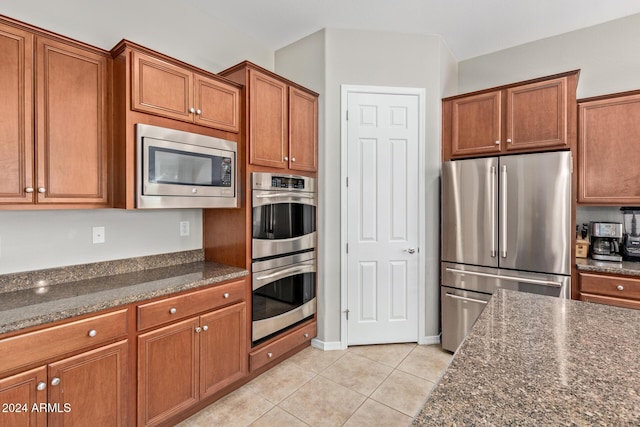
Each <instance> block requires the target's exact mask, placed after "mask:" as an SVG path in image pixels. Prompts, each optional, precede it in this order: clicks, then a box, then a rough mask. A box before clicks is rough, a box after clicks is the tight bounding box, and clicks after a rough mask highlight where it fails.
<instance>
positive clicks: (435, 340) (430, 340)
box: [418, 335, 440, 345]
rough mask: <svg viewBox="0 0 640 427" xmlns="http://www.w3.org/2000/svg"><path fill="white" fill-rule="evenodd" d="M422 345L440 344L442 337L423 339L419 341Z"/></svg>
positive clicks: (435, 336)
mask: <svg viewBox="0 0 640 427" xmlns="http://www.w3.org/2000/svg"><path fill="white" fill-rule="evenodd" d="M418 344H420V345H432V344H440V335H434V336H431V337H422V338H420V340H419V341H418Z"/></svg>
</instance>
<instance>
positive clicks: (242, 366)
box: [138, 302, 247, 426]
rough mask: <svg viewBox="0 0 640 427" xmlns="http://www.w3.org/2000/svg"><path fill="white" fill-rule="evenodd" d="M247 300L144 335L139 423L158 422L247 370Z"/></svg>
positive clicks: (141, 338) (140, 356) (140, 350)
mask: <svg viewBox="0 0 640 427" xmlns="http://www.w3.org/2000/svg"><path fill="white" fill-rule="evenodd" d="M246 339H247V336H246V303H245V302H241V303H238V304H235V305H232V306H229V307H225V308H222V309H218V310H215V311H212V312H209V313H206V314H203V315H201V316H198V317H192V318H189V319H186V320H183V321H180V322H177V323H174V324H171V325H169V326H166V327H163V328H159V329H156V330H153V331H151V332H147V333H145V334H141V335H140V336H139V337H138V425H141V426H142V425H144V426H151V425H157V424H159V423H161V422H163V421H166V420H167V419H169V418H171V417H172V416H174V415H176V414H178V413H179V412H182V411H183V410H185V409H186V408H188V407H190V406H191V405H194V404H195V403H197V402H198V401H199V400H200V399H202V398H204V397H207V396H209V395H211V394H213V393H215V392H216V391H219V390H220V389H222V388H224V387H225V386H227V385H229V384H231V383H232V382H234V381H236V380H238V379H240V378H242V377H244V376H245V375H246V374H247V357H246Z"/></svg>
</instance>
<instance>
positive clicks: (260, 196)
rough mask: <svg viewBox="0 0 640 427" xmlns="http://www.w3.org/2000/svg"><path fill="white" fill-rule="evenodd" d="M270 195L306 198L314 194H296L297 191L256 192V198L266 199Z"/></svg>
mask: <svg viewBox="0 0 640 427" xmlns="http://www.w3.org/2000/svg"><path fill="white" fill-rule="evenodd" d="M272 197H291V198H296V197H299V198H306V199H315V197H316V196H315V195H314V194H304V193H301V194H298V193H270V194H257V195H256V198H258V199H268V198H272Z"/></svg>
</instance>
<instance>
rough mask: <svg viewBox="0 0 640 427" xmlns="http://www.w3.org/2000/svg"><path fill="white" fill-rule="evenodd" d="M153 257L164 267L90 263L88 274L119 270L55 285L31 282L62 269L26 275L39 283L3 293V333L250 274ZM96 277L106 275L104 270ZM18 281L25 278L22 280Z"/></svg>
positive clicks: (210, 264) (209, 264) (0, 318)
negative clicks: (97, 271)
mask: <svg viewBox="0 0 640 427" xmlns="http://www.w3.org/2000/svg"><path fill="white" fill-rule="evenodd" d="M180 255H181V254H175V255H174V254H168V257H170V258H178V257H179V256H180ZM149 258H151V257H149ZM197 258H198V257H196V259H197ZM153 259H154V260H155V259H159V260H160V263H159V264H158V262H157V261H152V262H151V263H149V264H150V265H148V266H147V267H149V268H145V269H142V270H138V271H130V272H120V271H118V270H117V269H116V268H115V267H114V266H117V267H119V266H120V264H122V262H120V264H115V263H113V262H105V263H98V264H93V265H88V266H89V267H88V269H89V271H88V272H83V274H85V275H87V273H91V271H95V270H96V269H105V268H106V269H114V270H115V271H114V274H108V275H104V276H99V277H94V278H81V279H80V280H73V281H69V282H62V283H55V282H54V283H53V284H52V283H50V282H49V281H48V280H35V279H33V277H36V278H37V277H39V275H40V276H42V277H54V276H55V274H61V273H60V272H59V271H57V270H61V269H56V271H54V270H51V271H45V270H43V273H40V274H39V272H34V273H30V274H28V275H26V274H25V276H29V277H28V279H29V280H31V281H34V282H35V284H34V286H33V287H30V288H16V289H15V290H11V291H5V292H2V293H0V334H2V333H8V332H13V331H18V330H21V329H24V328H27V327H31V326H38V325H44V324H47V323H51V322H55V321H58V320H63V319H69V318H72V317H75V316H81V315H84V314H90V313H94V312H98V311H101V310H106V309H109V308H114V307H118V306H122V305H126V304H130V303H135V302H139V301H145V300H149V299H151V298H156V297H160V296H166V295H171V294H175V293H178V292H182V291H187V290H193V289H197V288H199V287H203V286H209V285H213V284H216V283H220V282H224V281H227V280H232V279H236V278H241V277H244V276H246V275H248V274H249V272H248V271H247V270H245V269H242V268H237V267H231V266H227V265H222V264H217V263H213V262H206V261H202V260H200V261H196V262H185V263H181V264H176V265H168V266H163V265H162V262H164V259H163V258H161V257H154V258H153ZM187 261H189V259H187ZM132 262H133V263H140V262H141V261H140V259H132ZM145 262H146V260H145ZM153 262H155V264H154V263H153ZM174 262H175V261H174ZM103 266H105V267H103ZM126 268H129V266H126V267H125V268H123V270H125V271H126ZM97 274H104V271H103V272H100V273H97ZM88 275H90V274H88ZM8 276H9V275H7V276H6V277H8ZM12 276H20V275H12ZM11 279H13V281H14V282H16V281H17V280H16V278H15V277H13V278H11ZM18 279H21V278H20V277H18ZM23 281H24V280H23ZM52 281H53V280H52Z"/></svg>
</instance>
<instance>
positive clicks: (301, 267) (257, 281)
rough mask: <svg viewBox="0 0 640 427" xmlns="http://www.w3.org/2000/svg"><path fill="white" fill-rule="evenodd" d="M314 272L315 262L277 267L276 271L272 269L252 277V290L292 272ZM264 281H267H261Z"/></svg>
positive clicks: (291, 274)
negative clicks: (270, 271)
mask: <svg viewBox="0 0 640 427" xmlns="http://www.w3.org/2000/svg"><path fill="white" fill-rule="evenodd" d="M315 272H316V266H315V263H313V264H298V265H294V266H293V267H287V268H282V269H279V270H277V271H274V272H273V273H268V274H264V275H256V276H254V278H253V290H254V291H255V290H256V289H260V288H261V287H263V286H265V285H267V284H269V283H271V282H275V281H276V280H279V279H282V278H284V277H289V276H293V275H294V274H300V273H315ZM271 279H274V280H271ZM264 281H267V282H266V283H261V282H264Z"/></svg>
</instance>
